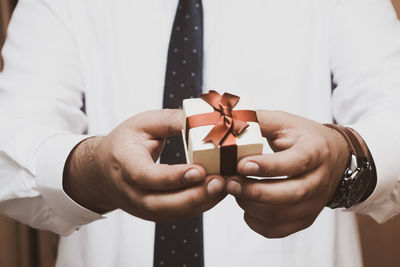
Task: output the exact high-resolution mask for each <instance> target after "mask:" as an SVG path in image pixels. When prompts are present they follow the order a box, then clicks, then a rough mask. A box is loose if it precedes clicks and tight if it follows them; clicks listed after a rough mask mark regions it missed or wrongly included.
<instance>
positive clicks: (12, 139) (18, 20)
mask: <svg viewBox="0 0 400 267" xmlns="http://www.w3.org/2000/svg"><path fill="white" fill-rule="evenodd" d="M60 2H68V1H50V0H35V1H31V0H21V1H19V3H18V5H17V7H16V9H15V11H14V14H13V16H12V20H11V22H10V26H9V29H8V37H7V40H6V43H5V45H4V48H3V58H4V70H3V72H2V73H1V74H0V125H1V131H0V212H1V213H4V214H6V215H8V216H10V217H12V218H14V219H17V220H19V221H21V222H23V223H26V224H29V225H31V226H32V227H35V228H40V229H47V230H51V231H54V232H56V233H59V234H62V235H67V234H70V233H71V232H72V231H73V230H74V229H76V228H77V227H79V226H81V225H84V224H87V223H89V222H91V221H94V220H97V219H100V218H102V216H101V215H99V214H97V213H94V212H91V211H89V210H87V209H85V208H84V207H81V206H79V205H78V204H76V203H75V202H74V201H72V200H71V199H70V198H69V197H68V196H67V195H66V194H65V193H64V191H63V188H62V176H63V168H64V164H65V161H66V159H67V157H68V155H69V153H70V151H71V150H72V149H73V147H74V146H75V145H76V144H78V143H79V142H81V141H82V140H84V139H85V138H87V136H86V135H84V134H83V133H84V132H85V131H86V128H87V121H86V116H85V114H84V112H82V110H81V108H82V106H83V101H82V96H83V93H84V92H83V89H84V79H83V74H82V70H81V66H80V60H79V55H78V52H77V47H76V43H75V42H74V36H73V32H72V31H70V30H69V29H68V23H67V20H66V19H65V18H64V17H65V16H63V15H62V14H61V12H59V11H58V10H61V9H60V8H59V6H58V5H59V3H60ZM63 12H64V11H63Z"/></svg>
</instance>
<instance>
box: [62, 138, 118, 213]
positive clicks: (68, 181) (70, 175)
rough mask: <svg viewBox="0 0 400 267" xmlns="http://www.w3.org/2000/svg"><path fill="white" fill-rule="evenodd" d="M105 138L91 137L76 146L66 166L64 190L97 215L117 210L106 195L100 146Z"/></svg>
mask: <svg viewBox="0 0 400 267" xmlns="http://www.w3.org/2000/svg"><path fill="white" fill-rule="evenodd" d="M102 138H103V137H91V138H88V139H85V140H83V141H82V142H80V143H79V144H78V145H76V146H75V147H74V148H73V150H72V151H71V152H70V154H69V156H68V159H67V161H66V163H65V166H64V173H63V189H64V191H65V193H66V194H67V195H68V196H69V197H70V198H71V199H72V200H74V201H75V202H76V203H78V204H79V205H81V206H83V207H85V208H87V209H89V210H92V211H94V212H97V213H105V212H109V211H111V210H113V209H115V208H114V207H113V206H111V205H110V204H109V203H108V201H107V198H106V197H105V194H106V193H107V192H106V191H105V189H103V188H104V186H103V183H102V181H103V180H104V178H103V177H104V174H103V173H102V171H101V168H100V167H101V165H102V164H101V160H100V154H101V153H99V146H100V144H101V141H102Z"/></svg>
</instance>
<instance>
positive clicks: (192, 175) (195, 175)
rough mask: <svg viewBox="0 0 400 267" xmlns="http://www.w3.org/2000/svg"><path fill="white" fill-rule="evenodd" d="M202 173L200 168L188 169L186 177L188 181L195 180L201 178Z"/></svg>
mask: <svg viewBox="0 0 400 267" xmlns="http://www.w3.org/2000/svg"><path fill="white" fill-rule="evenodd" d="M201 176H202V174H201V172H200V171H199V170H198V169H190V170H188V171H187V172H186V173H185V175H184V177H185V179H186V180H187V181H188V182H195V181H198V180H199V179H200V178H201Z"/></svg>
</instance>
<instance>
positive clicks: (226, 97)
mask: <svg viewBox="0 0 400 267" xmlns="http://www.w3.org/2000/svg"><path fill="white" fill-rule="evenodd" d="M200 98H201V99H203V100H204V101H206V102H207V103H208V104H210V105H211V106H212V107H213V108H214V110H215V111H216V112H219V114H220V115H219V118H218V120H217V121H215V122H214V124H215V126H214V128H212V129H211V131H210V132H209V133H208V134H207V136H206V137H205V138H204V139H203V141H204V142H210V141H211V142H212V143H213V144H214V146H215V147H217V146H218V145H220V144H222V142H223V140H224V139H225V138H226V136H227V135H228V134H229V133H232V134H233V135H234V136H238V135H239V134H241V133H242V132H243V131H244V130H245V129H246V128H247V127H248V126H249V124H248V123H247V122H245V121H242V120H240V119H238V118H236V117H235V116H233V113H232V111H233V108H234V107H235V106H236V104H237V103H238V102H239V99H240V97H238V96H236V95H232V94H229V93H224V94H223V95H222V96H221V95H220V94H219V93H218V92H216V91H214V90H210V91H209V92H208V93H207V94H202V95H201V96H200Z"/></svg>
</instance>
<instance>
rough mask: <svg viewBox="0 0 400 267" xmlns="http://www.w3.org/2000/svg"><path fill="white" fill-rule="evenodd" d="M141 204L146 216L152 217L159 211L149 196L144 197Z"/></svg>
mask: <svg viewBox="0 0 400 267" xmlns="http://www.w3.org/2000/svg"><path fill="white" fill-rule="evenodd" d="M142 204H143V205H142V206H143V210H144V211H145V212H146V213H147V214H150V215H154V214H156V213H158V211H159V206H158V205H157V202H156V201H154V200H153V198H152V197H150V196H147V197H144V198H143V202H142Z"/></svg>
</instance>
